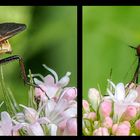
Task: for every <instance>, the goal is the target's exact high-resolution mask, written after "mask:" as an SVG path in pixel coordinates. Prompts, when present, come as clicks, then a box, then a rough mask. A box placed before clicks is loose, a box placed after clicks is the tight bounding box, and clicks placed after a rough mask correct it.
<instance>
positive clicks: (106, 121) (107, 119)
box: [102, 117, 113, 128]
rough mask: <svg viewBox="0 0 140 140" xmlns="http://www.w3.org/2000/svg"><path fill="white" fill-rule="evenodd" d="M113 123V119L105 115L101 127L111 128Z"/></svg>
mask: <svg viewBox="0 0 140 140" xmlns="http://www.w3.org/2000/svg"><path fill="white" fill-rule="evenodd" d="M112 125H113V120H112V118H110V117H105V119H104V121H103V123H102V126H103V127H106V128H111V127H112Z"/></svg>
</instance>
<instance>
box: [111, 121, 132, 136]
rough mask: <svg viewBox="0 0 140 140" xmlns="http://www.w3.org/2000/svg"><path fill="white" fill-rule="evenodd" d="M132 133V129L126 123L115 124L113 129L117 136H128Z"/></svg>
mask: <svg viewBox="0 0 140 140" xmlns="http://www.w3.org/2000/svg"><path fill="white" fill-rule="evenodd" d="M129 133H130V127H129V126H128V124H126V122H123V123H121V124H114V125H113V127H112V134H113V135H115V136H128V135H129Z"/></svg>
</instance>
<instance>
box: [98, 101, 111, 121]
mask: <svg viewBox="0 0 140 140" xmlns="http://www.w3.org/2000/svg"><path fill="white" fill-rule="evenodd" d="M111 112H112V103H111V102H110V101H109V100H107V101H103V102H102V103H101V104H100V107H99V114H100V117H101V119H104V118H105V117H107V116H110V114H111Z"/></svg>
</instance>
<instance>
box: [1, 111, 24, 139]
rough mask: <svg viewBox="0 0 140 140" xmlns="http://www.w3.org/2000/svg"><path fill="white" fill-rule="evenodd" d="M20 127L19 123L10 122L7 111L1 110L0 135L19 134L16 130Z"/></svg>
mask: <svg viewBox="0 0 140 140" xmlns="http://www.w3.org/2000/svg"><path fill="white" fill-rule="evenodd" d="M20 128H21V125H20V124H19V125H15V124H13V122H12V119H11V117H10V115H9V113H8V112H6V111H3V112H1V121H0V135H4V136H13V135H19V132H18V130H19V129H20Z"/></svg>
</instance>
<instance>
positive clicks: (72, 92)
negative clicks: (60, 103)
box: [62, 88, 77, 101]
mask: <svg viewBox="0 0 140 140" xmlns="http://www.w3.org/2000/svg"><path fill="white" fill-rule="evenodd" d="M62 94H63V97H62V98H64V99H67V100H68V101H70V100H74V99H75V98H76V97H77V89H76V88H66V89H65V90H64V93H62Z"/></svg>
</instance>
